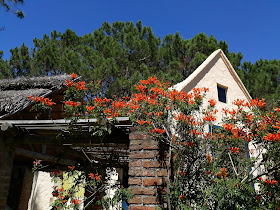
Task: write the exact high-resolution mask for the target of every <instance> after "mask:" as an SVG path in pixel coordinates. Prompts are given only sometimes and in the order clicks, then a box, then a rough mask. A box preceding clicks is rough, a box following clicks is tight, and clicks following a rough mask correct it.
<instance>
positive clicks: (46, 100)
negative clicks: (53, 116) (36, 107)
mask: <svg viewBox="0 0 280 210" xmlns="http://www.w3.org/2000/svg"><path fill="white" fill-rule="evenodd" d="M28 98H29V99H30V100H33V101H35V102H40V103H42V104H44V105H47V106H52V105H54V104H55V103H54V102H52V99H49V98H45V97H39V96H36V97H31V96H30V95H28Z"/></svg>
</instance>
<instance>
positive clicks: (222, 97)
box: [217, 85, 227, 103]
mask: <svg viewBox="0 0 280 210" xmlns="http://www.w3.org/2000/svg"><path fill="white" fill-rule="evenodd" d="M217 88H218V99H219V101H221V102H223V103H227V88H226V87H222V86H220V85H217Z"/></svg>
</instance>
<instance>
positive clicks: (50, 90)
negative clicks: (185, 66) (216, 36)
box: [0, 50, 251, 210]
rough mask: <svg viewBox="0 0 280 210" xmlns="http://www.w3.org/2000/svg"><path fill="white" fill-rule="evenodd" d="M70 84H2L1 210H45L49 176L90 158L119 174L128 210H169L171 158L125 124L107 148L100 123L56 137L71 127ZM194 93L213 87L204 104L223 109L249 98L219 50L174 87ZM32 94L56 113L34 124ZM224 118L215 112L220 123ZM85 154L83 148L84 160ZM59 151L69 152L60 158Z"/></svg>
mask: <svg viewBox="0 0 280 210" xmlns="http://www.w3.org/2000/svg"><path fill="white" fill-rule="evenodd" d="M65 79H69V77H68V76H66V75H60V76H54V77H50V76H46V77H39V78H17V79H12V80H0V90H1V94H0V125H1V133H0V157H1V158H0V177H1V179H2V180H4V181H3V183H4V184H2V185H1V186H0V208H1V209H4V208H5V206H6V205H7V206H10V207H11V208H12V209H27V208H29V209H48V206H49V204H50V203H51V202H52V200H51V199H52V195H51V190H52V188H51V184H50V176H49V173H48V171H49V170H51V169H56V167H57V165H58V167H59V168H60V169H61V170H63V169H64V170H66V169H67V166H68V165H72V164H75V163H76V162H85V161H87V159H88V157H87V156H89V157H90V158H92V159H94V160H96V161H100V162H103V163H104V162H105V163H106V164H107V166H111V167H115V168H117V171H118V173H119V181H120V183H121V184H122V185H123V186H124V187H129V189H131V190H132V193H133V194H134V195H135V197H134V198H133V199H132V200H131V201H130V207H129V208H130V209H131V210H136V209H137V210H141V209H143V210H144V209H147V210H152V209H155V208H156V206H161V207H164V206H165V201H164V194H165V193H166V191H165V189H166V188H165V187H166V183H165V180H166V178H167V170H166V164H167V161H166V159H167V158H166V155H165V154H164V153H163V152H161V151H163V150H164V148H161V147H160V146H159V145H158V142H156V141H155V140H153V139H150V138H149V136H147V135H144V134H143V133H141V132H139V131H138V130H137V129H136V128H134V127H132V125H131V122H130V121H129V119H128V118H125V117H122V118H119V119H118V120H119V124H117V125H115V128H114V130H113V132H112V134H111V135H110V136H109V137H108V138H106V139H105V140H103V141H102V142H101V141H100V139H97V138H93V137H91V136H90V135H88V133H89V132H88V128H89V125H94V124H95V122H96V120H95V119H89V120H79V121H78V122H77V123H78V125H79V126H81V128H82V132H81V135H79V136H76V137H75V138H70V137H69V138H66V140H65V139H64V140H63V139H57V138H56V136H57V134H58V133H60V132H61V131H62V130H67V123H68V122H67V121H66V120H65V119H64V116H63V113H62V111H61V110H62V106H63V104H62V101H63V91H64V90H65V87H64V86H63V83H64V81H65ZM196 87H208V88H209V93H208V94H207V96H206V98H205V99H204V100H205V101H207V100H209V99H215V100H216V101H217V108H218V109H221V108H225V107H226V108H230V107H232V106H233V105H232V104H231V102H232V101H233V100H234V99H237V98H239V99H244V100H246V101H250V100H251V97H250V95H249V93H248V92H247V90H246V88H245V87H244V85H243V84H242V82H241V80H240V78H239V77H238V75H237V74H236V72H235V70H234V69H233V67H232V66H231V64H230V62H229V61H228V59H227V58H226V56H225V54H224V53H223V52H222V50H217V51H215V52H213V53H212V54H211V55H210V56H209V57H208V58H207V59H206V60H205V61H204V62H203V63H202V64H201V65H200V66H199V67H198V68H197V69H196V70H195V71H194V72H193V73H192V74H191V75H190V76H189V77H188V78H187V79H186V80H184V81H182V82H181V83H178V84H176V85H175V86H174V88H175V89H177V90H179V91H186V92H188V91H191V90H192V89H193V88H196ZM28 95H39V96H48V97H50V98H52V99H53V101H54V102H55V103H56V105H55V106H54V107H53V109H52V111H51V112H49V113H46V114H45V115H42V116H40V119H38V120H34V119H35V116H36V115H37V114H38V113H36V112H34V111H31V112H30V109H31V106H32V102H31V101H30V100H29V99H28V98H27V96H28ZM204 104H206V103H204ZM221 118H222V115H221V114H218V120H217V122H221ZM81 148H86V151H84V152H85V153H86V154H87V156H85V155H84V154H83V153H82V152H81ZM104 148H105V149H104ZM62 151H66V154H64V156H63V158H57V156H58V155H59V154H60V153H61V152H62ZM112 154H117V155H118V156H120V157H121V158H120V160H121V164H119V163H116V162H114V161H108V157H109V156H112ZM158 154H160V155H158ZM34 159H39V160H43V162H44V163H45V164H47V165H49V167H48V169H47V171H46V170H45V172H44V171H43V170H42V171H41V172H38V173H36V174H35V175H34V176H33V174H32V172H31V167H32V162H33V161H34ZM90 166H91V165H90ZM40 184H41V185H40ZM43 191H45V192H43Z"/></svg>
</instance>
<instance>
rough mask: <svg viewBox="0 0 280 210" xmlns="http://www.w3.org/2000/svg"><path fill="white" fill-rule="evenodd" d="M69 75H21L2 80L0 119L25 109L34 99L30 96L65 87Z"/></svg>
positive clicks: (43, 94)
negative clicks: (31, 99)
mask: <svg viewBox="0 0 280 210" xmlns="http://www.w3.org/2000/svg"><path fill="white" fill-rule="evenodd" d="M66 79H70V76H69V75H58V76H44V77H19V78H15V79H3V80H0V119H3V118H5V117H6V116H8V115H11V114H14V113H16V112H18V111H21V110H23V109H24V108H26V107H27V106H29V105H30V104H32V101H30V99H29V98H28V97H27V96H28V95H30V96H47V95H49V94H50V93H52V92H53V91H54V90H59V89H61V88H62V87H63V83H64V82H65V80H66Z"/></svg>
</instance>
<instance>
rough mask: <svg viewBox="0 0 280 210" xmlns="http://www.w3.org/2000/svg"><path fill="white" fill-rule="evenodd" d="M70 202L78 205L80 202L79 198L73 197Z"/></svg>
mask: <svg viewBox="0 0 280 210" xmlns="http://www.w3.org/2000/svg"><path fill="white" fill-rule="evenodd" d="M71 203H73V204H75V205H78V204H80V203H81V200H78V199H77V198H75V199H74V200H72V201H71Z"/></svg>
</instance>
